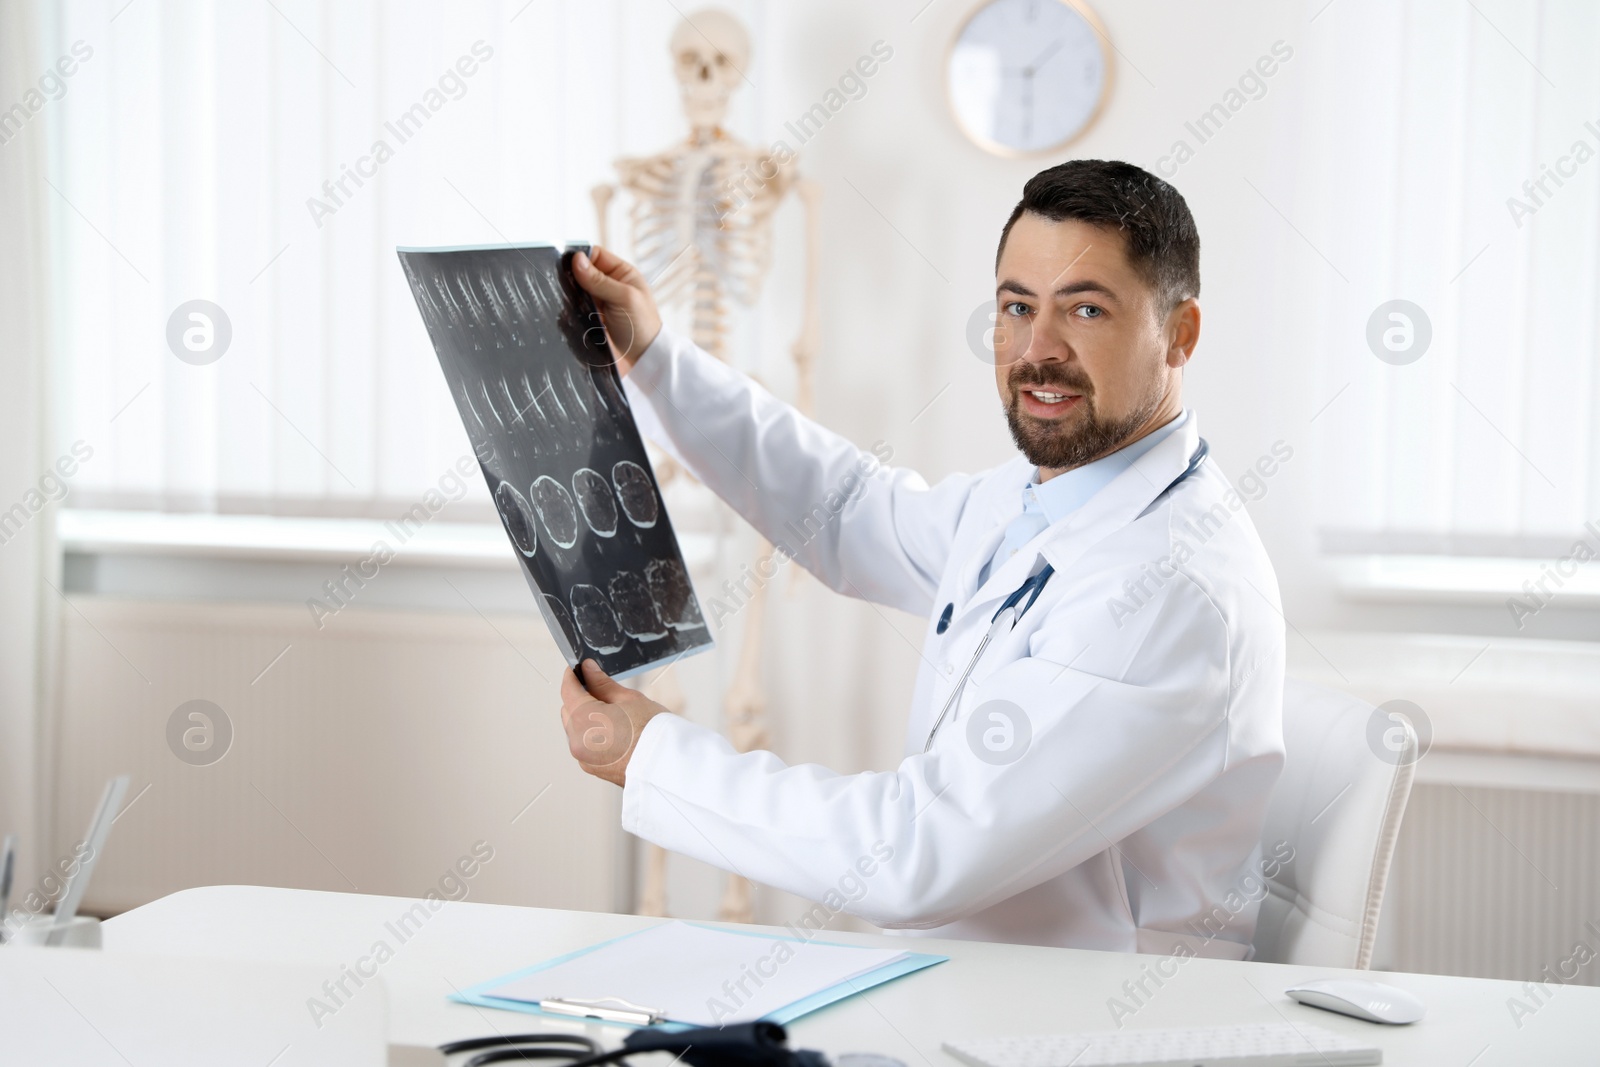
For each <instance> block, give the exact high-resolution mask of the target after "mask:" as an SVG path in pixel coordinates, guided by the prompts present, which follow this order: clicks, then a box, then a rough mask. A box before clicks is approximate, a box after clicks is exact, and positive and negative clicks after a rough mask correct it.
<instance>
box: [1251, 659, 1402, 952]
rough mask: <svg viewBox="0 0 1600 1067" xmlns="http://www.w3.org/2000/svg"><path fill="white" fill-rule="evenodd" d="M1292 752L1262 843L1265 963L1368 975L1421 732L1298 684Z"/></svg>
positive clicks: (1286, 696) (1291, 702)
mask: <svg viewBox="0 0 1600 1067" xmlns="http://www.w3.org/2000/svg"><path fill="white" fill-rule="evenodd" d="M1283 743H1284V763H1283V776H1282V777H1281V778H1279V779H1278V785H1277V788H1276V789H1275V790H1274V791H1273V794H1272V804H1271V807H1270V808H1269V810H1268V812H1267V822H1266V827H1265V830H1264V831H1263V835H1262V859H1263V863H1264V868H1265V873H1266V875H1267V879H1266V881H1267V895H1266V897H1265V898H1264V899H1263V900H1262V902H1261V914H1260V918H1259V919H1258V920H1257V923H1256V936H1255V958H1256V959H1258V960H1265V961H1268V962H1273V963H1299V964H1311V965H1315V966H1322V967H1356V968H1362V969H1365V968H1367V967H1369V966H1370V965H1371V963H1372V945H1373V941H1374V940H1375V939H1376V937H1377V933H1378V912H1379V909H1380V908H1381V907H1382V905H1383V891H1384V885H1385V883H1386V882H1387V881H1388V877H1389V861H1390V860H1391V859H1392V858H1393V856H1394V846H1395V840H1396V838H1398V837H1399V835H1400V820H1401V817H1402V816H1403V815H1404V814H1405V810H1406V800H1407V798H1408V797H1409V796H1410V795H1411V781H1412V777H1413V774H1414V771H1415V765H1416V761H1417V758H1418V750H1417V734H1416V731H1415V729H1413V727H1412V726H1411V723H1410V722H1409V721H1408V720H1407V719H1406V718H1405V717H1404V716H1402V715H1398V714H1387V713H1385V712H1383V711H1380V710H1379V709H1377V708H1374V707H1373V706H1372V705H1371V704H1368V703H1366V702H1365V701H1363V700H1360V699H1358V698H1356V697H1353V696H1350V695H1349V694H1346V693H1340V692H1336V691H1334V690H1331V689H1323V688H1321V687H1320V686H1315V685H1311V684H1310V683H1307V682H1301V681H1297V680H1295V679H1293V678H1291V679H1288V680H1286V681H1285V683H1284V687H1283ZM1290 850H1292V852H1291V851H1290Z"/></svg>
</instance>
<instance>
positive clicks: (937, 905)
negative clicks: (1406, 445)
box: [561, 160, 1284, 959]
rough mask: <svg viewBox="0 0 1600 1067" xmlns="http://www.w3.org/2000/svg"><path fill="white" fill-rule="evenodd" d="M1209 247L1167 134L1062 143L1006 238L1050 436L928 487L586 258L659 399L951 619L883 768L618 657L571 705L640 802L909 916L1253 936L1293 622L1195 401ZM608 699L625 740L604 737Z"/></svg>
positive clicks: (781, 498)
mask: <svg viewBox="0 0 1600 1067" xmlns="http://www.w3.org/2000/svg"><path fill="white" fill-rule="evenodd" d="M1199 258H1200V241H1199V235H1198V233H1197V232H1196V229H1195V224H1194V220H1193V218H1192V217H1191V216H1190V214H1189V209H1188V206H1187V205H1186V204H1185V202H1184V200H1183V197H1182V196H1180V195H1179V193H1178V192H1177V190H1175V189H1174V188H1172V186H1170V185H1168V184H1167V183H1166V182H1164V181H1161V180H1160V179H1159V178H1156V177H1154V176H1153V175H1150V174H1148V173H1146V172H1145V171H1143V170H1140V169H1139V168H1138V167H1134V166H1132V165H1130V164H1127V163H1120V162H1105V161H1098V160H1075V161H1072V162H1068V163H1063V164H1061V165H1060V166H1056V167H1051V168H1050V169H1048V170H1045V171H1042V172H1041V173H1039V174H1037V175H1035V176H1034V177H1033V178H1032V179H1031V180H1030V181H1029V182H1028V183H1027V185H1026V186H1025V187H1024V189H1023V194H1022V200H1021V202H1020V203H1019V204H1018V205H1017V206H1016V209H1015V210H1014V211H1013V212H1012V214H1011V218H1010V219H1009V221H1007V223H1006V225H1005V228H1004V229H1003V230H1002V231H1001V234H1000V246H999V252H998V256H997V260H996V291H995V301H996V309H997V312H998V318H997V320H996V322H997V329H996V336H995V356H996V366H995V383H996V385H997V387H998V389H999V396H1000V403H1001V407H1002V409H1003V411H1004V413H1005V418H1006V421H1007V423H1008V425H1009V427H1010V430H1011V434H1012V437H1013V438H1014V439H1015V441H1016V445H1017V448H1018V450H1019V451H1020V452H1021V455H1020V456H1018V457H1017V458H1015V459H1013V460H1011V461H1010V462H1008V463H1005V464H1002V465H1001V466H999V467H996V468H994V469H992V470H988V471H984V472H982V473H979V474H972V475H964V474H958V475H952V476H950V477H948V478H945V479H944V480H942V481H940V482H938V483H937V484H936V485H933V486H929V485H928V484H927V483H926V482H925V481H923V479H922V478H920V477H919V476H918V475H917V474H915V473H914V472H912V471H909V470H901V469H893V468H884V467H881V466H879V464H878V463H877V460H876V458H875V457H873V456H871V455H870V454H869V453H866V452H864V451H863V450H861V449H858V448H857V447H856V446H855V445H853V444H851V443H850V442H849V441H847V440H845V439H844V438H842V437H840V436H838V435H837V434H834V433H832V432H830V431H828V430H826V429H824V428H823V427H821V426H819V425H817V424H816V423H814V422H811V421H809V420H807V419H806V418H804V417H803V416H801V415H800V414H799V413H798V412H796V411H795V410H794V409H793V408H791V407H789V406H788V405H786V404H784V403H783V402H782V401H779V400H777V399H775V398H774V397H773V396H772V395H771V394H769V393H768V392H767V391H766V390H764V389H763V388H761V386H759V385H757V384H755V383H754V382H753V381H751V380H750V379H749V378H747V377H745V376H744V375H742V374H740V373H739V372H738V371H736V370H734V369H732V368H730V367H728V366H727V365H725V364H723V363H721V362H719V361H718V360H716V359H714V358H712V357H711V356H709V355H707V354H706V353H704V352H702V351H700V350H699V349H697V348H696V347H695V346H694V345H693V344H691V343H690V342H689V341H688V340H686V339H684V338H683V337H681V336H678V335H676V334H674V333H672V332H671V331H669V330H664V329H662V328H661V320H660V317H659V315H658V313H657V310H656V307H655V304H654V301H653V300H652V299H651V296H650V293H649V290H648V288H647V286H646V285H645V282H644V280H643V278H642V277H641V275H640V274H639V272H638V270H637V269H635V268H634V267H632V266H631V265H629V264H627V263H625V262H623V261H622V260H620V259H619V258H618V257H616V256H615V255H612V254H611V253H610V252H607V251H603V250H597V251H596V253H595V256H594V259H593V261H592V262H590V261H589V260H587V259H585V258H584V257H581V256H580V257H578V260H577V265H576V274H577V279H578V282H579V284H581V285H582V286H583V287H584V288H585V289H586V290H588V291H589V292H590V293H591V294H593V295H594V297H595V298H596V301H597V303H598V305H599V307H600V310H601V314H602V315H603V317H604V318H605V321H606V324H607V329H608V333H609V336H610V340H611V344H612V347H613V350H614V352H615V354H616V356H617V359H618V361H619V369H620V370H622V371H623V373H625V374H626V375H627V379H626V388H627V390H628V395H629V398H630V400H631V401H632V403H633V404H634V409H635V413H636V415H637V416H638V417H639V420H640V424H641V427H643V428H644V429H645V431H646V432H647V433H648V434H649V435H650V436H652V437H653V438H654V439H655V440H657V441H658V442H659V443H660V444H661V445H662V446H663V447H665V448H666V449H667V450H668V451H670V452H671V453H672V454H673V455H674V456H675V457H676V458H678V459H679V460H680V461H681V462H682V463H684V465H685V466H687V468H688V469H689V470H690V471H692V472H693V473H694V475H695V477H697V478H699V479H700V480H701V481H702V482H704V483H705V484H706V485H708V486H710V487H711V488H712V489H713V490H715V491H716V492H717V493H718V495H720V496H721V497H722V498H723V499H724V500H726V501H727V502H728V503H729V504H730V505H731V506H732V507H733V508H735V509H736V510H737V511H738V512H739V513H740V514H741V515H743V516H744V517H745V518H746V519H747V520H749V522H750V523H751V524H752V525H754V526H755V528H756V529H757V530H760V531H761V532H762V533H763V534H765V535H766V537H767V538H768V539H769V540H770V541H772V542H773V544H774V545H775V546H778V547H779V549H780V551H782V550H784V549H785V548H786V549H787V551H789V552H790V553H791V554H792V555H793V556H794V558H795V559H796V560H798V561H799V562H800V563H801V564H802V565H804V566H805V567H806V569H807V570H809V571H811V572H812V573H813V574H815V575H816V576H817V577H818V578H820V579H821V580H822V581H823V582H824V583H826V584H827V585H828V586H830V587H831V588H833V589H835V590H837V591H839V592H841V593H847V594H849V595H851V596H856V597H863V598H866V599H867V600H870V601H872V602H874V603H878V604H884V605H888V606H890V607H895V608H900V609H902V610H905V611H910V612H915V613H917V614H920V615H922V616H924V617H926V619H927V620H928V623H927V631H926V638H925V645H924V649H923V653H922V666H921V668H920V669H919V673H918V677H917V682H916V690H915V695H914V697H913V701H912V706H911V712H910V719H909V723H908V726H907V733H906V742H905V750H904V757H903V759H902V760H901V761H900V764H899V766H898V767H896V768H894V769H893V770H890V771H882V772H871V773H864V774H855V775H839V774H835V773H833V772H831V771H829V770H827V769H826V768H824V767H819V766H810V765H807V766H794V767H791V766H787V765H785V764H784V762H783V761H782V760H780V759H779V758H778V757H777V756H775V755H773V754H772V753H771V752H750V753H745V754H740V753H738V752H736V751H735V750H734V749H733V747H732V746H731V745H729V743H728V742H727V741H726V740H725V739H724V738H723V737H722V736H721V735H719V734H718V733H716V732H714V731H712V730H708V729H706V728H704V727H701V726H697V725H695V724H693V723H691V722H688V721H687V720H685V719H683V718H680V717H678V716H675V715H671V714H665V713H664V709H663V708H661V707H660V705H658V704H655V703H654V702H652V701H650V700H649V699H648V698H646V697H644V696H643V695H642V694H640V693H638V692H636V691H634V690H632V689H628V688H626V687H624V686H622V685H620V684H619V683H617V682H616V681H614V680H612V679H610V678H608V677H607V676H605V675H604V674H603V673H601V672H600V671H599V669H598V668H597V667H596V666H595V665H594V663H593V662H592V661H586V662H585V663H584V665H583V666H582V668H581V669H582V670H583V679H584V681H583V684H582V685H580V684H579V683H578V681H577V679H576V678H575V677H574V676H573V675H571V674H568V675H567V677H566V679H565V681H564V683H563V687H562V694H561V695H562V701H563V705H562V719H563V723H564V724H565V727H566V730H567V733H568V737H569V742H570V747H571V749H572V753H573V755H574V756H575V757H577V758H578V759H579V760H580V761H582V763H583V766H584V768H585V769H586V770H587V771H589V773H591V774H594V775H596V776H598V777H601V778H604V779H606V780H607V781H610V782H614V783H616V784H617V785H620V786H622V787H623V801H622V823H623V826H624V828H626V829H627V830H629V831H631V832H632V833H635V834H637V835H639V836H640V837H643V838H646V839H648V840H650V841H653V842H655V843H657V844H659V845H661V846H663V847H665V848H668V849H671V850H672V851H674V852H681V853H683V854H685V855H689V856H693V857H695V858H697V859H700V860H703V861H704V862H706V863H709V864H713V865H715V866H718V867H722V868H724V869H727V870H732V871H734V872H736V873H738V874H742V875H744V876H746V877H748V878H750V879H753V880H754V881H757V882H761V883H764V884H766V885H770V886H775V887H777V888H779V889H783V890H787V891H788V892H791V893H795V894H798V895H799V896H802V897H805V898H807V899H809V900H816V901H824V900H829V901H833V902H835V903H836V904H838V907H839V909H840V910H845V911H848V912H850V913H852V914H855V915H859V916H861V917H862V918H864V919H866V920H868V921H870V922H872V923H875V924H877V925H879V926H883V927H895V928H904V929H912V930H919V931H925V932H927V933H930V934H937V935H938V936H943V937H962V938H974V939H982V940H992V941H1008V942H1021V943H1033V944H1041V945H1068V946H1075V947H1081V948H1095V949H1109V950H1121V951H1137V952H1154V953H1173V954H1177V955H1182V956H1190V955H1203V956H1212V957H1224V958H1233V959H1238V958H1243V957H1245V956H1246V954H1247V953H1248V951H1249V945H1250V939H1251V935H1252V933H1253V930H1254V926H1255V921H1256V913H1257V909H1258V904H1259V899H1260V878H1259V876H1260V873H1261V865H1262V864H1263V862H1264V859H1263V856H1262V854H1261V846H1260V837H1261V829H1262V822H1263V818H1264V814H1265V809H1266V805H1267V800H1268V795H1269V793H1270V791H1271V789H1272V786H1273V783H1274V782H1275V781H1276V779H1277V777H1278V772H1279V769H1280V768H1281V766H1282V762H1283V741H1282V728H1281V715H1282V693H1283V664H1284V630H1283V621H1282V617H1281V613H1280V609H1279V603H1278V587H1277V582H1276V579H1275V577H1274V575H1273V571H1272V565H1271V564H1270V562H1269V561H1268V560H1267V556H1266V553H1265V551H1264V550H1263V548H1262V545H1261V542H1260V540H1259V539H1258V538H1257V536H1256V532H1255V529H1254V528H1253V527H1252V525H1251V523H1250V519H1249V516H1248V514H1247V513H1246V512H1245V511H1244V510H1243V508H1242V506H1241V505H1242V502H1241V500H1240V497H1239V495H1238V494H1237V492H1235V491H1234V490H1233V488H1232V487H1231V486H1230V485H1229V483H1228V479H1227V478H1226V477H1225V476H1224V475H1223V473H1222V472H1221V470H1219V469H1218V467H1217V465H1216V464H1215V463H1214V462H1213V461H1211V460H1209V459H1207V458H1206V457H1205V445H1204V443H1203V442H1202V440H1201V437H1200V426H1199V423H1198V419H1197V416H1196V414H1195V412H1193V411H1189V410H1186V409H1185V408H1184V406H1183V373H1184V368H1185V367H1186V366H1187V365H1188V363H1189V359H1190V357H1191V355H1192V354H1193V352H1194V348H1195V345H1196V343H1197V342H1198V340H1199V338H1200V306H1199V304H1198V302H1197V300H1196V298H1197V296H1198V294H1199V291H1200V276H1199ZM911 357H912V354H911V353H905V354H903V358H911ZM863 472H866V473H863ZM840 493H842V494H843V495H844V496H845V497H847V498H848V502H847V503H846V504H845V505H844V507H843V509H842V511H839V512H838V514H837V516H836V517H833V518H832V519H831V521H830V522H829V524H828V525H827V526H826V527H824V528H823V529H822V531H821V532H820V533H818V534H817V535H816V536H813V537H811V538H809V539H808V540H807V541H806V542H805V543H804V544H791V545H786V544H785V543H786V542H788V541H793V540H794V537H793V535H792V533H791V532H790V530H791V528H790V527H788V526H786V524H788V523H797V524H798V523H800V522H801V520H802V519H803V518H804V517H807V516H813V515H815V514H818V512H817V510H816V509H818V507H819V505H820V504H821V503H822V502H823V501H825V500H826V499H828V498H829V496H830V494H840ZM834 499H835V500H836V501H837V500H838V499H839V497H838V495H835V496H834ZM821 514H824V515H828V514H831V513H830V512H827V511H824V512H821ZM814 521H815V520H813V523H814ZM602 720H603V721H607V722H610V723H613V724H615V725H617V726H620V728H621V729H620V733H619V734H618V736H620V737H621V738H622V741H621V743H620V744H614V745H612V746H611V747H610V750H609V751H606V752H604V753H597V752H596V751H594V750H593V749H592V748H590V747H587V745H586V738H587V740H588V741H593V739H594V737H595V736H597V735H596V734H595V733H594V732H593V731H594V728H595V724H596V722H599V721H602ZM846 887H847V888H846ZM829 906H830V907H832V906H834V905H833V904H830V905H829Z"/></svg>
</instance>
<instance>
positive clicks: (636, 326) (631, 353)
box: [572, 246, 661, 375]
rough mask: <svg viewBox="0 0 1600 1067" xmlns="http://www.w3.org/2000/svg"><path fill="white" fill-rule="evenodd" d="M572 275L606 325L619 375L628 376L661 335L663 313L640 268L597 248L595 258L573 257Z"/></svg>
mask: <svg viewBox="0 0 1600 1067" xmlns="http://www.w3.org/2000/svg"><path fill="white" fill-rule="evenodd" d="M572 275H573V277H574V278H576V279H577V280H578V284H579V285H581V286H583V288H584V290H585V291H586V292H587V293H588V294H589V295H590V296H592V297H594V302H595V304H596V306H597V307H599V309H600V319H601V321H602V322H604V323H605V327H606V339H607V340H608V341H609V342H610V343H611V354H612V355H613V356H615V357H616V359H617V373H619V374H623V375H626V374H627V373H628V372H629V371H630V370H632V369H633V365H634V363H636V362H638V359H639V357H640V356H641V355H643V354H644V350H645V349H647V348H649V347H650V344H651V342H653V341H654V340H655V339H656V334H658V333H660V332H661V312H659V311H657V310H656V300H655V297H653V296H651V295H650V286H649V285H648V284H646V283H645V280H644V275H642V274H640V273H639V268H638V267H635V266H634V265H633V264H632V263H629V262H627V261H626V260H624V259H623V258H622V257H621V256H618V255H616V254H614V253H613V252H611V251H610V250H608V249H605V248H600V247H598V246H596V247H595V249H594V258H593V259H590V257H589V256H586V255H584V254H583V253H582V252H579V253H578V254H577V255H575V256H573V257H572Z"/></svg>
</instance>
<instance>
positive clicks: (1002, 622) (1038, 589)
mask: <svg viewBox="0 0 1600 1067" xmlns="http://www.w3.org/2000/svg"><path fill="white" fill-rule="evenodd" d="M1210 454H1211V445H1210V444H1208V443H1207V442H1206V439H1205V438H1204V437H1202V438H1200V444H1199V446H1198V447H1196V448H1195V450H1194V454H1193V455H1192V456H1190V457H1189V465H1188V466H1187V467H1185V468H1184V469H1183V473H1182V474H1179V475H1178V476H1177V477H1176V478H1174V479H1172V481H1170V482H1168V483H1167V487H1166V488H1165V489H1163V490H1162V491H1161V492H1162V493H1169V492H1171V491H1172V489H1173V488H1174V487H1175V486H1176V485H1178V483H1179V482H1182V481H1183V480H1184V479H1185V478H1187V477H1189V475H1191V474H1193V473H1194V472H1195V471H1197V470H1199V469H1200V464H1202V463H1204V462H1205V461H1206V456H1208V455H1210ZM1158 495H1160V494H1158ZM1055 573H1056V568H1055V565H1054V564H1050V563H1046V564H1045V565H1044V567H1043V568H1041V569H1040V570H1038V571H1036V572H1034V573H1033V574H1030V575H1028V577H1027V579H1026V580H1024V581H1023V583H1022V584H1021V585H1019V586H1017V588H1016V589H1014V590H1013V591H1012V592H1011V595H1010V596H1008V597H1006V598H1005V600H1004V601H1002V602H1001V604H1000V608H999V610H997V611H996V612H995V613H994V617H993V618H992V619H990V620H989V629H988V630H987V631H986V632H985V633H984V635H983V639H982V640H981V641H979V642H978V647H977V648H975V649H973V651H972V658H971V659H970V660H968V661H967V667H966V670H964V671H962V672H961V677H960V678H958V679H956V684H955V685H954V686H953V687H952V688H951V690H950V696H949V697H948V698H946V700H945V702H944V707H942V708H940V709H939V717H938V718H937V719H935V720H933V729H931V730H929V731H928V742H927V744H925V745H923V746H922V751H923V753H924V754H926V753H928V752H929V751H931V750H932V749H933V738H934V735H935V734H937V733H938V732H939V727H941V726H943V725H944V720H945V719H946V718H947V717H948V716H949V714H950V709H951V708H953V707H955V706H956V700H957V699H959V698H960V696H961V691H962V690H963V689H965V688H966V686H967V679H968V678H970V677H972V671H973V669H974V668H976V667H977V666H978V661H979V660H980V659H982V658H983V653H984V650H985V649H987V648H988V647H989V643H990V642H991V641H993V640H994V638H995V635H996V634H998V633H1000V631H1001V628H1002V627H1003V628H1004V629H1005V631H1006V632H1007V633H1010V632H1011V631H1012V630H1014V629H1015V628H1016V625H1017V620H1019V619H1021V618H1022V616H1023V615H1025V614H1027V612H1028V609H1029V608H1031V607H1033V602H1034V601H1035V600H1038V599H1039V594H1040V593H1042V592H1044V587H1045V583H1046V582H1048V581H1049V580H1050V578H1051V576H1052V575H1054V574H1055ZM954 614H955V604H954V603H950V604H946V605H945V608H944V612H943V614H941V615H940V616H939V625H938V627H937V628H936V632H938V633H941V634H942V633H944V632H945V631H946V630H948V629H949V628H950V619H951V618H952V616H953V615H954Z"/></svg>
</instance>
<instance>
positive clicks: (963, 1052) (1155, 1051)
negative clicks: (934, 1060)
mask: <svg viewBox="0 0 1600 1067" xmlns="http://www.w3.org/2000/svg"><path fill="white" fill-rule="evenodd" d="M944 1050H945V1051H946V1052H948V1053H950V1055H952V1056H954V1057H955V1058H956V1059H958V1060H960V1061H961V1062H963V1063H967V1064H971V1065H972V1067H1361V1065H1365V1064H1373V1063H1382V1062H1383V1052H1382V1051H1381V1050H1379V1049H1377V1048H1375V1047H1373V1046H1372V1045H1369V1044H1367V1043H1366V1042H1364V1041H1356V1040H1352V1039H1350V1038H1348V1037H1341V1036H1339V1035H1338V1034H1335V1033H1333V1032H1331V1031H1328V1030H1324V1029H1322V1028H1321V1027H1320V1026H1307V1025H1291V1024H1289V1023H1260V1024H1251V1025H1246V1026H1201V1027H1193V1028H1172V1029H1165V1030H1107V1031H1103V1032H1097V1033H1081V1034H1060V1035H1046V1036H1041V1037H984V1038H976V1039H974V1040H971V1041H946V1042H945V1043H944Z"/></svg>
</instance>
